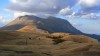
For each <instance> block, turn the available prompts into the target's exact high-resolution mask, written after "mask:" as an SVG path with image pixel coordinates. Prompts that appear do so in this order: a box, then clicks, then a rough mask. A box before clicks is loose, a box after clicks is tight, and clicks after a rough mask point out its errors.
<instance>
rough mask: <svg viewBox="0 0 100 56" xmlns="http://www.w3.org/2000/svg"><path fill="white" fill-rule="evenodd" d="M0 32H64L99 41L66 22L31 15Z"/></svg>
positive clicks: (13, 22) (98, 37)
mask: <svg viewBox="0 0 100 56" xmlns="http://www.w3.org/2000/svg"><path fill="white" fill-rule="evenodd" d="M0 30H16V31H22V32H39V33H55V32H64V33H71V34H78V35H85V36H89V37H92V38H95V39H98V40H99V41H100V36H99V35H95V34H85V33H82V32H81V31H79V30H77V29H76V28H75V27H73V26H72V25H71V24H70V23H69V22H68V21H67V20H64V19H60V18H56V17H52V16H49V17H48V18H40V17H37V16H33V15H25V16H20V17H18V18H16V19H15V20H14V21H12V22H10V23H9V24H7V25H6V26H4V27H2V28H0Z"/></svg>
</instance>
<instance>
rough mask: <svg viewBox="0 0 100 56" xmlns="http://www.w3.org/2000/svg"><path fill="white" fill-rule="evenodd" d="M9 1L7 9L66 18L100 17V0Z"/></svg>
mask: <svg viewBox="0 0 100 56" xmlns="http://www.w3.org/2000/svg"><path fill="white" fill-rule="evenodd" d="M10 2H11V5H10V6H9V7H8V8H7V9H9V10H12V11H18V12H25V13H28V14H29V13H31V14H37V15H41V14H44V15H63V16H65V17H67V18H92V19H96V18H99V17H100V15H99V14H100V4H99V3H100V0H10ZM73 8H75V9H73ZM77 8H79V9H77Z"/></svg>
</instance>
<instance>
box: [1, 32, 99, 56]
mask: <svg viewBox="0 0 100 56" xmlns="http://www.w3.org/2000/svg"><path fill="white" fill-rule="evenodd" d="M58 34H59V35H58ZM62 34H63V36H62ZM59 36H60V38H59ZM50 37H51V38H50ZM52 37H54V38H52ZM58 38H59V39H64V40H65V41H63V42H61V43H58V44H56V45H54V44H53V43H54V41H53V40H54V39H58ZM78 38H79V39H78ZM26 39H27V44H26ZM69 39H72V40H69ZM76 40H77V41H76ZM83 40H84V41H83ZM88 40H89V41H88ZM92 40H93V39H92V38H90V37H86V36H81V35H72V34H66V33H57V35H56V34H54V35H53V34H44V33H29V32H19V31H0V41H1V42H0V56H61V55H68V53H70V55H71V54H72V55H74V54H77V53H75V52H78V53H80V52H84V53H88V52H90V53H91V52H92V51H94V52H97V51H98V52H99V49H100V48H99V46H100V44H99V43H97V42H98V41H96V40H95V39H94V40H95V41H96V42H93V43H92V42H91V41H92ZM57 41H59V40H57ZM80 41H82V42H80ZM94 43H95V44H94ZM86 51H88V52H86ZM84 53H83V55H84Z"/></svg>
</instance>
